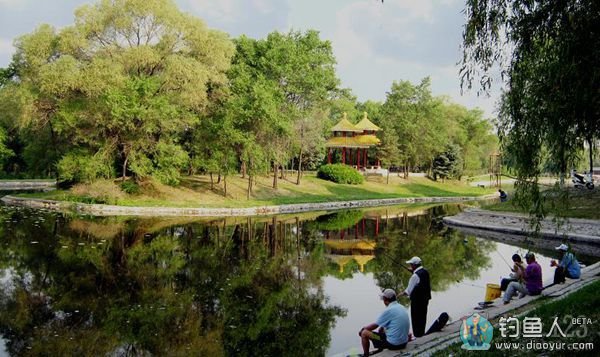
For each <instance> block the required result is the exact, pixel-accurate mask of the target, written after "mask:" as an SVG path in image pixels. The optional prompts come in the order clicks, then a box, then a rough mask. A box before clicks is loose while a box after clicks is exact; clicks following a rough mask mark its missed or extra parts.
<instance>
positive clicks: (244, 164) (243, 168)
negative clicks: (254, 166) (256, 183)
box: [241, 161, 246, 179]
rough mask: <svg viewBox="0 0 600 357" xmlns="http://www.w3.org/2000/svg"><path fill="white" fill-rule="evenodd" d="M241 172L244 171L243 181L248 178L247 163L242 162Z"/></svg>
mask: <svg viewBox="0 0 600 357" xmlns="http://www.w3.org/2000/svg"><path fill="white" fill-rule="evenodd" d="M241 171H242V178H243V179H244V178H246V161H242V168H241Z"/></svg>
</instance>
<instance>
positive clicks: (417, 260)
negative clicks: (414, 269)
mask: <svg viewBox="0 0 600 357" xmlns="http://www.w3.org/2000/svg"><path fill="white" fill-rule="evenodd" d="M421 263H422V260H421V258H419V257H412V258H410V260H407V261H406V264H414V265H421Z"/></svg>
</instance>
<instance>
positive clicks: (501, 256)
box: [496, 250, 513, 270]
mask: <svg viewBox="0 0 600 357" xmlns="http://www.w3.org/2000/svg"><path fill="white" fill-rule="evenodd" d="M496 253H497V254H498V255H499V256H500V258H502V260H503V261H504V263H506V265H507V266H508V267H509V268H510V270H512V269H513V267H512V266H511V265H510V264H508V262H507V261H506V259H504V256H503V255H502V254H500V252H499V251H497V250H496Z"/></svg>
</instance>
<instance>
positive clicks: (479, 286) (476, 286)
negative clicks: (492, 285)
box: [456, 280, 487, 289]
mask: <svg viewBox="0 0 600 357" xmlns="http://www.w3.org/2000/svg"><path fill="white" fill-rule="evenodd" d="M456 282H457V283H458V284H464V285H468V286H472V287H474V288H481V289H487V288H486V287H485V286H483V285H477V284H473V283H466V282H464V281H460V280H457V281H456Z"/></svg>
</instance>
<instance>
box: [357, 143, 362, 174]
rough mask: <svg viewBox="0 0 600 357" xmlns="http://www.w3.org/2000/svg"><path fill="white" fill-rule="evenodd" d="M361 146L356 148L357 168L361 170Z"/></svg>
mask: <svg viewBox="0 0 600 357" xmlns="http://www.w3.org/2000/svg"><path fill="white" fill-rule="evenodd" d="M360 154H361V152H360V148H359V149H356V169H357V170H358V171H360Z"/></svg>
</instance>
